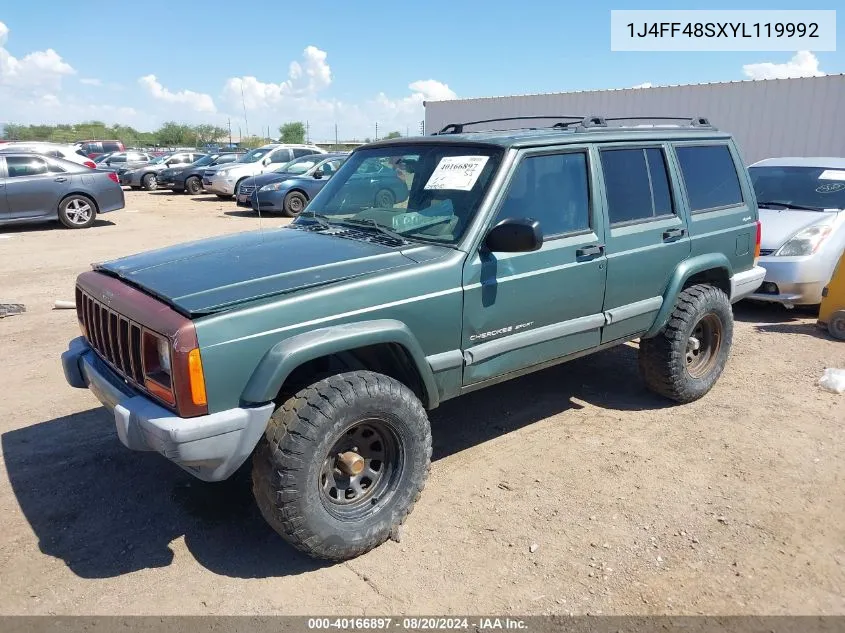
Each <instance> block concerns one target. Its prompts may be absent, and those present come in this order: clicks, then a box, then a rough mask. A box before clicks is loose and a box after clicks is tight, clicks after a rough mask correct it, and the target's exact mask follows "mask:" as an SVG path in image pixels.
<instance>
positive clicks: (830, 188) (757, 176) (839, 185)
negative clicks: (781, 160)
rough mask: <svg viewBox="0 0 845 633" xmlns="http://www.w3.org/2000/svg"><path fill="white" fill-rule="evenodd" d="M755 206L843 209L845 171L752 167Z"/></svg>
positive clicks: (819, 168)
mask: <svg viewBox="0 0 845 633" xmlns="http://www.w3.org/2000/svg"><path fill="white" fill-rule="evenodd" d="M748 172H749V174H750V175H751V182H752V183H753V184H754V193H755V194H756V196H757V203H758V204H760V205H762V206H765V203H770V204H773V205H777V204H779V203H780V204H783V205H785V206H800V207H809V208H811V209H814V208H817V209H845V169H825V168H823V167H751V168H750V169H749V170H748Z"/></svg>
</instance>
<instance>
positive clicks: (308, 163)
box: [273, 156, 317, 174]
mask: <svg viewBox="0 0 845 633" xmlns="http://www.w3.org/2000/svg"><path fill="white" fill-rule="evenodd" d="M316 164H317V159H315V158H314V157H313V156H302V157H300V158H295V159H294V160H292V161H290V162H289V163H285V164H284V165H282V166H281V167H279V168H278V169H274V170H273V171H276V172H278V173H280V174H282V173H284V174H304V173H305V172H306V171H308V170H309V169H311V168H312V167H313V166H314V165H316Z"/></svg>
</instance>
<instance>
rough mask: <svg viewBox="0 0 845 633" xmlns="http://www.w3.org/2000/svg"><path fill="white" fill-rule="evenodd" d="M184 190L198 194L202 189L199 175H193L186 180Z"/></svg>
mask: <svg viewBox="0 0 845 633" xmlns="http://www.w3.org/2000/svg"><path fill="white" fill-rule="evenodd" d="M184 191H185V192H186V193H189V194H191V195H192V196H195V195H197V194H198V193H200V192H201V191H202V181H201V180H200V179H199V177H198V176H191V177H190V178H188V179H187V180H186V181H185V189H184Z"/></svg>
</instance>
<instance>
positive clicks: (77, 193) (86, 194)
mask: <svg viewBox="0 0 845 633" xmlns="http://www.w3.org/2000/svg"><path fill="white" fill-rule="evenodd" d="M71 196H82V197H83V198H87V199H88V200H90V201H91V203H92V204H93V205H94V211H95V212H96V213H99V212H100V205H99V204H97V198H95V197H94V194H92V193H91V192H90V191H84V190H81V189H75V190H73V191H68V192H67V193H66V194H64V195H63V196H62V197H61V198H60V199H59V204H57V205H56V212H57V213H58V211H59V208H60V207H61V206H62V203H63V202H64V201H65V200H67V199H68V198H70V197H71Z"/></svg>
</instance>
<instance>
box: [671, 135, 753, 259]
mask: <svg viewBox="0 0 845 633" xmlns="http://www.w3.org/2000/svg"><path fill="white" fill-rule="evenodd" d="M725 143H727V145H728V147H729V149H730V153H731V157H732V158H733V162H734V167H735V168H736V172H737V177H738V179H739V185H740V189H741V191H742V198H743V202H742V204H739V205H736V206H730V207H722V208H714V209H707V210H703V211H695V212H694V211H692V209H691V208H690V206H689V198H688V195H687V191H686V185H685V183H684V178H683V172H682V171H681V166H680V161H679V160H678V155H677V153H676V152H675V151H673V152H672V153H671V160H672V162H673V171H674V172H675V173H676V174H677V175H678V178H679V181H680V184H681V189H682V190H683V192H684V195H683V196H681V200H680V204H681V205H682V206H683V207H684V214H685V215H686V217H687V218H688V227H689V235H690V240H691V246H692V250H691V252H690V257H696V256H699V255H706V254H708V253H721V254H724V255H725V256H726V257H727V259H728V262H729V263H730V266H731V271H730V272H731V274H733V273H736V272H741V271H744V270H748V269H750V268H752V267H753V266H754V246H755V241H756V237H757V225H756V222H757V198H756V197H755V195H754V188H753V186H752V184H751V179H750V177H749V175H748V169H747V168H746V166H745V164H744V163H743V161H742V158H741V156H740V154H739V151H738V150H737V147H736V145H735V143H734V142H733V140H732V139H723V138H720V139H707V140H701V141H683V142H675V143H673V144H672V145H673V150H674V148H677V147H680V146H686V147H689V146H695V145H714V144H725Z"/></svg>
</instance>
